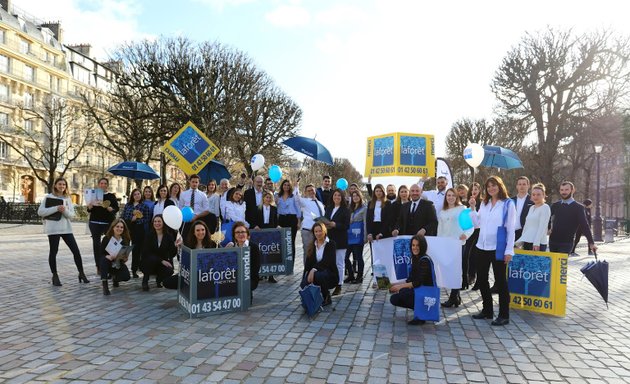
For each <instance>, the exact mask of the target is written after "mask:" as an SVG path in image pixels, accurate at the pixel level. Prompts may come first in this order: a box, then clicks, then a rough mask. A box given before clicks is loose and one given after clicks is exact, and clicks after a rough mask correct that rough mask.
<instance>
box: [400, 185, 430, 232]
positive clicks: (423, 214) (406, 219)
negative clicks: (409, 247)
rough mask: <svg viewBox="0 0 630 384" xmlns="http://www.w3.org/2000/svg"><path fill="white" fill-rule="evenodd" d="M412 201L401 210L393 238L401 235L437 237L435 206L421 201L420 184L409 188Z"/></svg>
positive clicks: (426, 201)
mask: <svg viewBox="0 0 630 384" xmlns="http://www.w3.org/2000/svg"><path fill="white" fill-rule="evenodd" d="M409 195H410V197H411V201H409V202H407V203H405V204H403V205H402V207H401V208H400V216H399V217H398V220H397V222H396V224H395V226H394V230H393V231H392V236H394V237H395V236H398V235H399V234H400V235H415V234H419V235H423V236H435V235H437V225H438V220H437V214H436V213H435V206H434V205H433V203H432V202H430V201H428V200H422V199H420V195H422V189H421V188H420V186H419V185H418V184H413V185H412V186H411V188H409Z"/></svg>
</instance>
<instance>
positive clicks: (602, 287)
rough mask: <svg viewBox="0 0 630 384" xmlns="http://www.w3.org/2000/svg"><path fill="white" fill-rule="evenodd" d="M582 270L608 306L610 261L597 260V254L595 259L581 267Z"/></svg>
mask: <svg viewBox="0 0 630 384" xmlns="http://www.w3.org/2000/svg"><path fill="white" fill-rule="evenodd" d="M580 271H581V272H582V273H583V274H584V276H586V278H587V279H588V281H590V282H591V284H593V286H594V287H595V289H597V292H599V294H600V296H601V297H602V299H604V302H605V303H606V308H608V262H606V261H600V260H597V254H595V261H591V262H589V263H588V264H586V265H585V266H583V267H582V268H580Z"/></svg>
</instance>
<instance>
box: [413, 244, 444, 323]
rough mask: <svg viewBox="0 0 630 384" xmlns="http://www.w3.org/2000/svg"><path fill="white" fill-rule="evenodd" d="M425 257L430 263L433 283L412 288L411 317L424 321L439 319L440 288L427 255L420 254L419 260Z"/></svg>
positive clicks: (431, 262)
mask: <svg viewBox="0 0 630 384" xmlns="http://www.w3.org/2000/svg"><path fill="white" fill-rule="evenodd" d="M422 259H427V260H429V263H430V264H431V276H432V277H433V285H432V286H426V285H421V286H419V287H418V288H415V289H414V303H413V317H414V318H416V319H420V320H426V321H440V288H438V286H437V283H436V280H435V268H434V267H433V261H432V260H431V258H430V257H429V256H422V257H421V258H420V260H422Z"/></svg>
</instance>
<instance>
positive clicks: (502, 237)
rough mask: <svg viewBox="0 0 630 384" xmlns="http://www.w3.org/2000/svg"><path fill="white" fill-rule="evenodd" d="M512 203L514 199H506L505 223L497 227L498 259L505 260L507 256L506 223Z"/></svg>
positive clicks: (504, 204)
mask: <svg viewBox="0 0 630 384" xmlns="http://www.w3.org/2000/svg"><path fill="white" fill-rule="evenodd" d="M511 203H512V199H506V200H505V203H503V224H502V225H500V226H499V227H498V228H497V248H496V250H495V251H494V255H495V258H496V260H503V259H504V258H505V250H506V248H507V227H506V226H505V224H506V222H507V216H508V209H509V208H510V204H511Z"/></svg>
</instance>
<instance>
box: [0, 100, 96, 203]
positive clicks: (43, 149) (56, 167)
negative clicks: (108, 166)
mask: <svg viewBox="0 0 630 384" xmlns="http://www.w3.org/2000/svg"><path fill="white" fill-rule="evenodd" d="M92 125H93V121H92V120H90V119H89V118H87V119H86V118H84V117H83V111H82V108H81V106H80V103H77V102H74V101H70V100H67V99H63V98H59V97H53V96H50V97H47V98H46V99H45V100H44V101H43V102H42V103H40V104H39V105H36V106H35V107H32V106H30V105H20V106H18V117H17V118H16V121H15V122H14V126H15V136H13V137H11V136H4V135H2V136H0V141H3V142H5V143H6V144H7V145H8V146H9V147H10V148H11V149H12V150H13V151H14V152H15V153H17V154H18V155H19V156H20V157H21V158H23V159H24V160H25V161H26V163H27V164H28V166H29V167H30V168H31V170H32V171H33V175H35V177H36V178H37V179H38V180H39V181H41V182H42V183H44V185H46V188H47V190H48V192H52V190H53V186H54V181H55V179H56V178H58V177H63V176H64V175H65V174H66V172H67V171H68V169H69V168H70V167H71V166H72V164H73V163H74V162H75V161H76V160H77V158H78V157H79V156H80V155H81V152H82V151H83V149H84V148H85V147H86V146H87V145H88V144H89V143H90V139H91V136H90V135H89V134H88V132H89V129H90V127H91V126H92ZM37 126H41V130H38V129H37V128H36V127H37Z"/></svg>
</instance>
